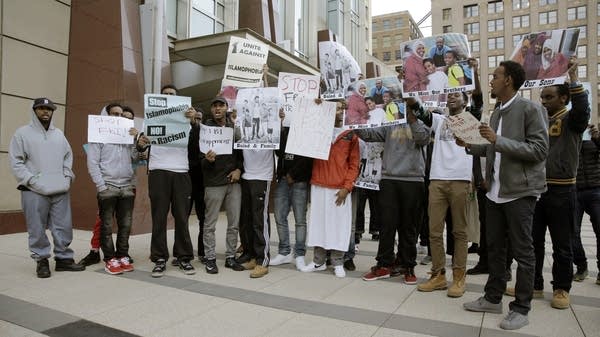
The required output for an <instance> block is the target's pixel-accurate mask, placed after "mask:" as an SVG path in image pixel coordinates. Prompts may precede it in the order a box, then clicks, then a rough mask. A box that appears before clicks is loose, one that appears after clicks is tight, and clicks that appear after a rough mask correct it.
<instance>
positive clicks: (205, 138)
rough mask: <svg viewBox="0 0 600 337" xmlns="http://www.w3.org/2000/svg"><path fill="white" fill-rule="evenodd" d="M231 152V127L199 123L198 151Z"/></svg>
mask: <svg viewBox="0 0 600 337" xmlns="http://www.w3.org/2000/svg"><path fill="white" fill-rule="evenodd" d="M209 150H213V152H215V153H216V154H232V153H233V128H227V127H221V126H207V125H200V152H202V153H204V154H206V153H207V152H208V151H209Z"/></svg>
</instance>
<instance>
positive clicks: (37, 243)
mask: <svg viewBox="0 0 600 337" xmlns="http://www.w3.org/2000/svg"><path fill="white" fill-rule="evenodd" d="M54 110H56V106H55V105H54V103H52V101H50V100H49V99H48V98H37V99H35V100H34V101H33V107H32V116H31V117H32V118H31V123H29V125H25V126H22V127H20V128H18V129H17V131H16V132H15V134H14V136H13V138H12V140H11V141H10V146H9V149H8V156H9V160H10V166H11V169H12V172H13V175H14V176H15V178H16V179H17V182H18V184H19V186H18V187H17V188H18V189H19V190H20V191H21V205H22V207H23V213H24V215H25V221H26V223H27V231H28V233H29V250H30V251H31V257H32V258H33V259H34V260H36V262H37V269H36V272H37V276H38V277H39V278H47V277H50V266H49V263H48V258H49V257H50V241H49V240H48V237H47V236H46V228H48V229H49V230H50V232H51V233H52V238H53V241H54V259H55V260H56V268H55V269H56V271H82V270H85V266H82V265H79V264H76V263H75V261H73V250H72V249H71V248H69V245H70V244H71V241H72V240H73V226H72V222H71V221H72V219H71V202H70V197H69V188H70V187H71V181H72V180H73V178H74V177H75V175H74V174H73V171H72V170H71V166H72V164H73V152H72V151H71V146H70V145H69V142H68V141H67V139H66V138H65V136H64V134H63V133H62V131H61V130H59V129H57V128H56V127H55V126H54V124H52V115H53V113H54Z"/></svg>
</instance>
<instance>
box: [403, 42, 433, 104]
mask: <svg viewBox="0 0 600 337" xmlns="http://www.w3.org/2000/svg"><path fill="white" fill-rule="evenodd" d="M423 55H425V45H424V44H423V42H421V41H416V42H415V43H413V46H412V53H411V54H410V56H409V57H408V58H407V59H406V61H404V67H403V68H404V84H403V88H404V91H405V92H414V91H423V90H426V89H427V84H428V83H429V80H428V79H427V72H426V71H425V67H424V66H423Z"/></svg>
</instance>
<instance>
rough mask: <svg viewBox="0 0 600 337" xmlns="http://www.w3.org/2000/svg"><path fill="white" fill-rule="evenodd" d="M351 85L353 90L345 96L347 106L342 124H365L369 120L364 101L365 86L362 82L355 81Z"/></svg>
mask: <svg viewBox="0 0 600 337" xmlns="http://www.w3.org/2000/svg"><path fill="white" fill-rule="evenodd" d="M353 85H354V90H352V92H351V94H350V96H348V98H347V101H348V108H347V109H346V119H345V120H344V125H356V124H367V123H368V122H369V107H368V106H367V103H365V95H366V94H367V86H366V85H365V84H364V83H363V82H357V83H355V84H353ZM350 88H351V87H350ZM350 88H348V89H350Z"/></svg>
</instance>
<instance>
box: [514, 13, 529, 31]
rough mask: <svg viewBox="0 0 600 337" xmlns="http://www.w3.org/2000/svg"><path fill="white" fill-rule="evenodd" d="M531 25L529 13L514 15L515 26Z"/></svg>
mask: <svg viewBox="0 0 600 337" xmlns="http://www.w3.org/2000/svg"><path fill="white" fill-rule="evenodd" d="M525 27H529V15H521V16H513V28H525Z"/></svg>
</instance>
